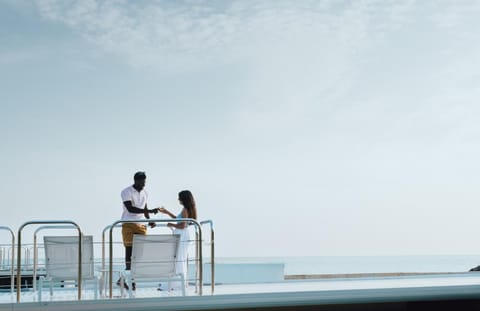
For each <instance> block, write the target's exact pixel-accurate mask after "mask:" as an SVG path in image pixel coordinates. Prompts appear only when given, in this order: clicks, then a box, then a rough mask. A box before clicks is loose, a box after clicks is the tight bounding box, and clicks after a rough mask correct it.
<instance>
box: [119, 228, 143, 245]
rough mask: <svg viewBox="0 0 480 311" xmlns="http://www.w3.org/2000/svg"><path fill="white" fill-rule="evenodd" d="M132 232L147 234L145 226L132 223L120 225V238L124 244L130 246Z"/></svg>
mask: <svg viewBox="0 0 480 311" xmlns="http://www.w3.org/2000/svg"><path fill="white" fill-rule="evenodd" d="M134 234H143V235H145V234H147V226H145V225H139V224H134V223H126V224H123V225H122V238H123V245H124V246H132V242H133V235H134Z"/></svg>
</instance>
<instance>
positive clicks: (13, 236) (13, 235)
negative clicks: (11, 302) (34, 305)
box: [0, 226, 15, 293]
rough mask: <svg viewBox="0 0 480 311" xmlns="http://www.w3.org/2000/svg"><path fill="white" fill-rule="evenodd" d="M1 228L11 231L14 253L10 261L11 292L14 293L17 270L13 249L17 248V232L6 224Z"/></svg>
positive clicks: (0, 227) (0, 228)
mask: <svg viewBox="0 0 480 311" xmlns="http://www.w3.org/2000/svg"><path fill="white" fill-rule="evenodd" d="M0 230H6V231H9V232H10V234H11V236H12V255H11V259H12V261H11V263H10V292H11V293H13V287H14V283H15V277H14V274H15V273H14V271H15V252H14V251H13V249H14V248H15V234H14V233H13V231H12V229H10V228H9V227H6V226H0Z"/></svg>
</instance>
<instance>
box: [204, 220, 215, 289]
mask: <svg viewBox="0 0 480 311" xmlns="http://www.w3.org/2000/svg"><path fill="white" fill-rule="evenodd" d="M205 224H208V225H209V226H210V264H211V267H210V269H211V271H210V272H211V283H212V284H211V287H212V295H213V293H214V291H215V230H214V229H213V221H212V220H203V221H201V222H200V225H205Z"/></svg>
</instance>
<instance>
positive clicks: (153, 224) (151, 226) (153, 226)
mask: <svg viewBox="0 0 480 311" xmlns="http://www.w3.org/2000/svg"><path fill="white" fill-rule="evenodd" d="M148 225H149V226H150V228H155V227H156V226H157V224H156V223H154V222H149V223H148Z"/></svg>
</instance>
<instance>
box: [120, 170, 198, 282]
mask: <svg viewBox="0 0 480 311" xmlns="http://www.w3.org/2000/svg"><path fill="white" fill-rule="evenodd" d="M146 179H147V176H146V174H145V172H136V173H135V175H134V176H133V181H134V183H133V185H131V186H129V187H127V188H125V189H123V191H122V193H121V197H122V202H123V213H122V220H144V219H150V214H151V213H153V214H157V213H158V212H160V213H163V214H166V215H168V216H170V217H171V218H193V219H197V209H196V207H195V200H194V198H193V195H192V193H191V192H190V191H189V190H183V191H180V192H179V193H178V200H179V202H180V204H181V205H182V206H183V208H182V211H181V212H180V213H179V214H178V215H174V214H172V213H171V212H170V211H168V210H167V209H166V208H164V207H160V208H154V209H148V208H147V193H146V192H145V190H144V188H145V181H146ZM149 225H150V226H151V227H152V228H153V227H155V223H153V222H152V223H149ZM167 226H168V227H172V228H173V229H174V234H179V235H180V247H179V249H178V253H177V259H178V264H177V272H178V273H184V274H186V273H187V269H186V266H187V252H188V241H189V240H190V236H189V231H188V224H187V223H186V222H178V223H168V224H167ZM146 233H147V226H146V225H145V223H144V222H138V223H133V222H131V223H124V224H123V225H122V240H123V245H124V246H125V269H126V270H130V265H131V257H132V241H133V235H134V234H146ZM119 285H120V284H119Z"/></svg>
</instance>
